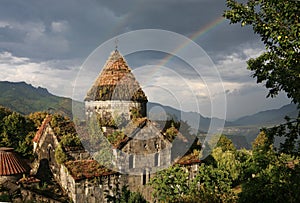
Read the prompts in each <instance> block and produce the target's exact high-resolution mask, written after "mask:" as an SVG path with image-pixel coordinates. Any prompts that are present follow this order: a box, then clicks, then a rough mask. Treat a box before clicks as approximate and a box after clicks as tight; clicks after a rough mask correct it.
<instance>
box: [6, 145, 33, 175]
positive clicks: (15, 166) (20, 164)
mask: <svg viewBox="0 0 300 203" xmlns="http://www.w3.org/2000/svg"><path fill="white" fill-rule="evenodd" d="M29 170H30V168H29V166H28V165H27V164H26V163H24V161H23V160H21V159H20V158H19V157H18V156H17V155H16V154H15V153H14V149H13V148H6V147H1V148H0V176H10V175H17V174H22V173H26V172H28V171H29Z"/></svg>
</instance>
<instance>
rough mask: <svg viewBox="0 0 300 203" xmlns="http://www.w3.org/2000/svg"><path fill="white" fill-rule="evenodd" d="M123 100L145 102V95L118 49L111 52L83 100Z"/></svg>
mask: <svg viewBox="0 0 300 203" xmlns="http://www.w3.org/2000/svg"><path fill="white" fill-rule="evenodd" d="M106 100H125V101H140V102H147V97H146V95H145V93H144V92H143V90H142V88H141V87H140V85H139V83H138V82H137V81H136V79H135V77H134V75H133V74H132V72H131V69H130V68H129V66H128V65H127V62H126V61H125V59H124V57H123V56H122V55H121V54H120V52H119V51H118V50H115V51H114V52H112V53H111V55H110V57H109V58H108V60H107V62H106V64H105V65H104V67H103V69H102V72H101V73H100V75H99V76H98V78H97V79H96V81H95V82H94V84H93V86H92V87H91V88H90V90H89V91H88V93H87V95H86V98H85V101H106Z"/></svg>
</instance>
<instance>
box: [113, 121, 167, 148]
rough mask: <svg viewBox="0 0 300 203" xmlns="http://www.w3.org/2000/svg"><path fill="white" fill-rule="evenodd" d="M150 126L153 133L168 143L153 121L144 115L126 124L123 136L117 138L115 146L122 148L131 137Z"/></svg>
mask: <svg viewBox="0 0 300 203" xmlns="http://www.w3.org/2000/svg"><path fill="white" fill-rule="evenodd" d="M150 128H152V129H153V130H154V131H155V132H154V133H156V134H157V135H158V136H159V137H160V138H161V139H163V140H165V141H166V142H168V143H170V142H169V140H168V139H167V138H165V137H164V135H163V134H162V133H161V131H160V130H159V129H158V128H157V127H156V125H155V123H153V122H152V121H150V120H149V119H147V117H144V118H137V119H134V120H132V121H131V122H130V123H128V124H127V126H126V127H125V129H124V134H125V137H124V138H123V139H121V140H119V142H118V143H117V144H115V145H114V146H115V148H117V149H122V148H123V147H124V146H125V145H126V144H127V142H128V141H130V140H131V139H134V137H136V136H137V134H138V133H139V132H140V131H141V130H145V129H150ZM151 136H152V135H151ZM137 139H138V140H140V139H141V138H137Z"/></svg>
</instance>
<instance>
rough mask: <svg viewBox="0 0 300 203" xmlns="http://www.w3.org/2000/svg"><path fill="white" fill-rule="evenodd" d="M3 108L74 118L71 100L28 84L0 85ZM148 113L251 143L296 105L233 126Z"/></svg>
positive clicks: (164, 111) (154, 106) (151, 106)
mask: <svg viewBox="0 0 300 203" xmlns="http://www.w3.org/2000/svg"><path fill="white" fill-rule="evenodd" d="M73 104H74V103H73ZM75 104H77V105H78V106H80V108H82V107H83V103H82V102H76V101H75ZM0 105H2V106H5V107H8V108H10V109H11V110H13V111H16V112H19V113H21V114H29V113H32V112H36V111H50V112H59V113H62V114H65V115H68V116H70V117H72V99H70V98H65V97H58V96H55V95H53V94H51V93H49V92H48V90H47V89H45V88H42V87H33V86H32V85H30V84H27V83H25V82H8V81H0ZM147 109H148V114H147V115H148V117H150V119H152V120H164V119H166V118H167V117H172V118H175V119H176V120H183V121H188V124H189V125H190V126H191V128H192V129H197V130H196V131H197V132H202V133H205V132H207V130H208V129H209V126H210V123H211V122H212V121H214V123H218V124H222V123H224V126H225V128H224V129H223V133H225V134H227V135H228V136H245V137H246V139H247V142H248V143H250V142H252V141H253V139H255V137H256V135H257V133H258V132H259V129H260V128H261V127H269V126H273V125H277V124H280V123H283V122H284V117H285V116H286V115H287V116H289V117H292V118H293V117H296V116H297V107H296V105H295V104H288V105H285V106H283V107H281V108H279V109H272V110H267V111H261V112H258V113H256V114H253V115H248V116H244V117H241V118H239V119H236V120H234V121H230V122H229V121H224V120H221V119H218V118H208V117H204V116H202V115H201V114H200V113H196V112H185V111H180V110H178V109H175V108H172V107H169V106H164V105H162V104H158V103H153V102H148V105H147ZM197 132H193V133H197ZM235 138H236V137H235Z"/></svg>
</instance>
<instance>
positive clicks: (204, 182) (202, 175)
mask: <svg viewBox="0 0 300 203" xmlns="http://www.w3.org/2000/svg"><path fill="white" fill-rule="evenodd" d="M231 186H232V181H231V178H230V174H229V172H227V171H225V170H224V169H221V168H215V167H213V166H212V165H206V164H201V166H200V167H199V170H198V174H197V176H196V178H195V179H194V180H193V181H192V185H191V190H190V193H189V199H191V200H195V201H188V202H236V199H237V196H236V195H235V194H234V193H233V191H232V189H231Z"/></svg>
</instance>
